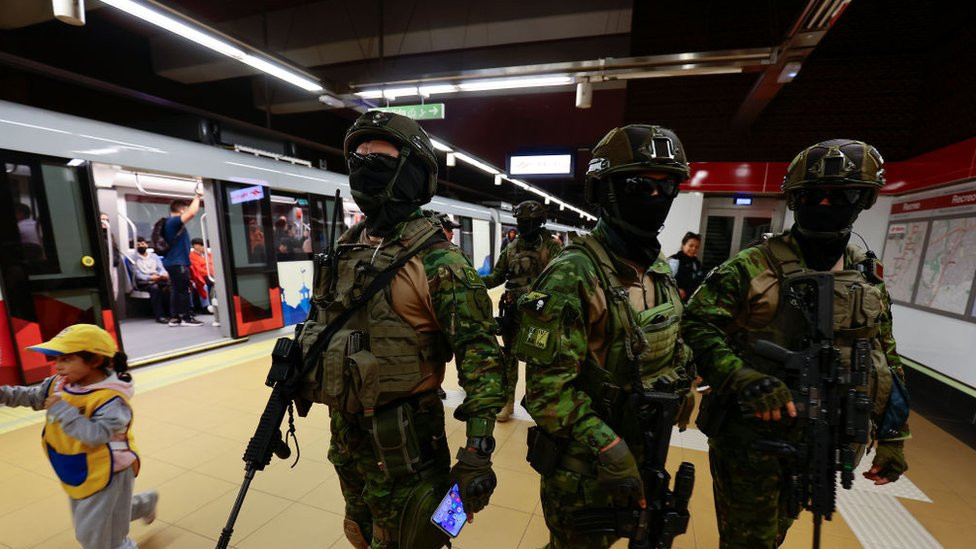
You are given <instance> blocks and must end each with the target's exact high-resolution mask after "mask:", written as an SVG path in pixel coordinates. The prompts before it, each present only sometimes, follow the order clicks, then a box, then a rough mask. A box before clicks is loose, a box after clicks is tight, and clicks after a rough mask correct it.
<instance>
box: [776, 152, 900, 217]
mask: <svg viewBox="0 0 976 549" xmlns="http://www.w3.org/2000/svg"><path fill="white" fill-rule="evenodd" d="M884 172H885V171H884V159H883V158H881V153H879V152H878V149H875V148H874V147H872V146H871V145H868V144H867V143H865V142H863V141H857V140H856V139H830V140H828V141H821V142H820V143H817V144H816V145H813V146H812V147H807V148H806V149H803V151H802V152H800V154H798V155H796V158H794V159H793V162H790V166H789V168H787V169H786V176H785V177H784V178H783V192H784V193H786V200H787V205H788V206H789V208H790V209H793V208H794V207H795V202H796V191H799V190H801V189H810V188H814V187H819V186H824V187H828V186H829V187H833V186H844V187H855V188H864V189H868V190H869V191H872V192H868V193H864V199H863V200H862V204H861V208H862V209H867V208H870V207H871V206H873V205H874V202H875V200H877V198H878V191H880V190H881V187H883V186H884V184H885V178H884Z"/></svg>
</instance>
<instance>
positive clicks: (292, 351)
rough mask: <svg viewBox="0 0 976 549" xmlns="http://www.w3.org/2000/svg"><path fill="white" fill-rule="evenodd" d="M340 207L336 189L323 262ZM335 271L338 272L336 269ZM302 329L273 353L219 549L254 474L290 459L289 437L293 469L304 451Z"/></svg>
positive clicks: (314, 350) (315, 349)
mask: <svg viewBox="0 0 976 549" xmlns="http://www.w3.org/2000/svg"><path fill="white" fill-rule="evenodd" d="M341 208H342V206H341V202H340V198H339V191H338V190H336V194H335V204H334V205H333V210H332V226H331V229H330V235H329V241H328V243H327V244H326V250H325V253H324V254H323V255H322V257H323V258H324V261H334V257H333V256H334V255H335V253H334V250H335V238H336V225H337V223H338V218H339V215H340V213H341V212H342V209H341ZM332 272H335V271H334V270H333V271H332ZM314 315H315V306H314V304H313V306H312V311H311V312H310V313H309V316H310V317H312V316H314ZM302 326H303V325H302V324H299V325H298V326H296V327H295V338H294V339H292V338H288V337H281V338H278V341H276V342H275V346H274V350H272V351H271V369H270V370H269V371H268V377H267V379H266V380H265V382H264V384H265V385H267V386H268V387H271V396H270V397H269V398H268V403H267V404H266V405H265V407H264V412H263V413H262V414H261V419H260V420H258V427H257V429H256V430H255V431H254V436H253V437H251V440H250V441H249V442H248V443H247V449H246V450H244V482H243V483H242V484H241V489H240V491H239V492H238V493H237V500H236V501H235V502H234V507H233V508H232V509H231V511H230V516H229V517H228V518H227V524H226V525H225V526H224V529H223V530H222V531H221V532H220V538H219V539H218V540H217V549H227V546H228V545H229V544H230V538H231V536H232V535H233V533H234V523H235V522H237V515H238V514H239V513H240V511H241V506H242V505H243V504H244V496H246V495H247V491H248V488H250V486H251V481H252V480H253V479H254V474H255V473H256V472H257V471H263V470H264V468H265V467H267V466H268V465H270V464H271V456H272V455H276V456H278V458H280V459H288V458H289V457H290V456H291V448H290V447H289V446H288V443H287V439H288V437H291V439H292V440H293V441H294V442H295V450H296V452H297V454H296V456H295V463H293V464H292V467H294V466H295V464H297V463H298V458H299V457H300V455H301V450H300V448H299V447H298V439H297V438H296V437H295V415H294V408H293V402H295V401H297V404H298V407H299V408H298V413H299V415H301V416H302V417H304V416H305V415H307V414H308V410H309V406H310V403H308V402H306V401H304V400H303V399H298V395H297V392H298V385H299V382H300V381H301V378H302V374H303V373H304V371H305V367H306V365H305V363H304V359H303V357H302V348H301V345H300V344H299V343H298V342H297V339H298V336H299V335H300V334H301V332H302ZM325 343H328V338H326V337H321V336H320V337H319V339H318V340H316V341H315V342H314V343H313V344H312V346H311V348H310V349H309V353H308V354H309V356H310V357H316V356H318V354H319V352H320V351H321V348H322V347H323V346H324V344H325ZM285 412H288V431H287V434H286V435H285V436H284V437H282V435H281V422H282V421H284V419H285Z"/></svg>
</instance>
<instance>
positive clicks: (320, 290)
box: [299, 111, 504, 549]
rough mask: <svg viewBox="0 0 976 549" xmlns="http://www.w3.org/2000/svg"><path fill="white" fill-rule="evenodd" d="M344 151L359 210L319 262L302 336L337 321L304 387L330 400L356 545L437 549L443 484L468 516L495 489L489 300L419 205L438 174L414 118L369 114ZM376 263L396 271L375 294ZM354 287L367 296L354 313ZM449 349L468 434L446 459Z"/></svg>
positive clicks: (497, 355)
mask: <svg viewBox="0 0 976 549" xmlns="http://www.w3.org/2000/svg"><path fill="white" fill-rule="evenodd" d="M345 154H346V158H347V161H348V164H349V170H350V174H349V184H350V188H351V190H352V196H353V200H355V202H356V204H357V205H358V206H359V207H360V208H361V209H362V211H363V213H364V214H365V215H366V219H365V221H363V222H361V223H359V224H357V225H355V226H353V227H352V228H351V229H349V230H348V231H347V232H346V233H345V234H343V235H342V236H341V238H340V239H339V241H338V244H337V248H336V250H335V251H334V254H333V258H334V259H332V260H330V259H329V258H327V257H323V258H321V259H320V260H319V261H318V265H317V269H316V282H315V293H314V305H315V310H314V311H313V312H312V313H311V315H310V316H309V319H308V321H307V322H306V324H305V327H304V330H303V332H302V334H301V336H300V338H299V341H300V343H301V344H302V347H303V349H304V350H305V351H306V352H307V350H308V348H309V346H310V345H311V344H312V342H314V341H315V339H316V337H317V336H318V334H320V333H322V332H323V331H324V330H326V326H328V325H329V324H335V325H338V326H339V330H338V331H337V332H336V333H335V335H334V336H332V338H331V339H330V340H329V344H328V346H327V348H326V351H325V352H323V354H322V361H321V363H320V365H319V367H318V368H317V369H315V370H313V371H312V372H309V373H308V374H307V375H306V378H305V379H304V385H303V387H302V392H301V393H302V395H303V396H304V397H305V398H307V399H309V400H312V401H314V402H324V403H326V404H328V405H329V408H330V418H331V433H332V438H331V441H330V445H329V461H331V462H332V463H333V464H334V465H335V468H336V471H337V473H338V476H339V482H340V486H341V489H342V495H343V497H344V498H345V501H346V518H345V533H346V537H347V538H348V539H349V542H350V543H351V544H352V546H353V547H355V548H356V549H366V548H369V547H372V548H373V549H394V548H400V549H433V548H436V547H442V546H443V545H445V544H446V543H447V537H446V536H444V535H441V534H440V533H439V532H438V531H436V530H434V527H433V526H432V525H431V523H430V517H431V514H432V513H433V511H434V509H435V508H436V506H437V504H438V503H439V502H440V499H441V498H442V497H443V496H444V495H445V494H446V493H447V490H448V488H449V486H450V485H451V484H452V483H457V484H458V485H459V487H460V494H461V498H462V501H463V503H464V506H465V508H466V510H467V512H468V513H469V514H471V513H477V512H478V511H480V510H482V509H483V508H484V507H485V506H486V505H487V503H488V499H489V497H490V496H491V493H492V491H493V490H494V487H495V484H496V478H495V474H494V472H493V471H492V467H491V452H492V450H493V449H494V438H493V437H492V432H493V428H494V418H495V414H496V413H497V412H498V410H499V409H500V408H501V407H502V405H503V404H504V397H503V393H502V366H501V350H500V349H499V346H498V342H497V340H496V338H495V323H494V319H493V318H492V315H491V302H490V301H489V298H488V293H487V290H486V289H485V285H484V283H483V282H482V281H481V277H480V276H478V274H477V272H476V271H475V270H474V269H473V268H472V267H471V265H470V263H469V262H468V261H467V260H466V259H465V258H464V257H463V256H462V255H461V252H460V250H459V249H458V248H457V247H456V246H454V245H453V244H450V243H449V242H447V240H446V239H445V238H444V235H443V232H442V230H441V226H440V224H439V223H438V222H437V221H436V219H435V218H434V217H433V214H430V213H427V214H425V213H423V212H422V211H421V209H420V207H421V206H422V205H423V204H425V203H427V202H428V201H429V200H430V198H431V197H432V196H433V194H434V190H435V187H436V181H437V161H436V157H435V156H434V150H433V148H432V147H431V143H430V139H429V137H428V136H427V134H426V132H424V130H423V129H422V128H421V127H420V126H419V125H418V124H417V123H416V122H414V121H413V120H411V119H409V118H405V117H403V116H399V115H395V114H390V113H383V112H376V111H372V112H367V113H366V114H364V115H362V116H361V117H359V119H357V120H356V122H355V123H354V124H353V126H352V127H351V128H350V129H349V132H348V133H347V134H346V139H345ZM387 269H389V270H387ZM384 272H387V273H391V274H393V273H395V275H394V276H391V277H390V278H392V281H391V282H388V283H386V284H384V285H380V289H379V291H377V292H375V293H372V295H371V296H370V293H371V291H370V288H371V284H372V283H373V281H374V280H377V279H379V278H380V277H381V276H382V274H383V273H384ZM386 280H389V279H386ZM374 286H375V285H374ZM363 295H366V296H367V298H368V301H366V305H365V306H362V307H358V308H353V307H352V304H353V303H354V302H355V301H356V300H357V299H359V298H360V296H363ZM347 309H348V310H352V313H351V314H347V313H346V311H347ZM337 319H338V320H337ZM452 357H453V358H454V359H455V361H456V364H457V369H458V379H459V382H460V384H461V386H462V387H463V388H464V390H465V393H466V395H467V396H466V397H465V399H464V402H463V403H462V404H461V405H460V406H458V408H457V410H455V412H454V417H455V418H457V419H458V420H460V421H464V422H465V423H466V432H467V437H468V438H467V444H466V446H465V447H463V448H461V449H460V450H459V451H458V454H457V462H456V464H455V465H454V467H453V468H451V464H450V454H449V449H448V447H447V439H446V437H445V434H444V407H443V404H442V403H441V400H440V399H439V398H438V397H437V393H436V389H437V388H438V387H439V386H440V384H441V382H442V380H443V378H444V369H445V364H446V363H447V362H448V361H450V360H451V358H452Z"/></svg>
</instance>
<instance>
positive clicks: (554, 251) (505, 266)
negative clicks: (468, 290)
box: [482, 229, 563, 288]
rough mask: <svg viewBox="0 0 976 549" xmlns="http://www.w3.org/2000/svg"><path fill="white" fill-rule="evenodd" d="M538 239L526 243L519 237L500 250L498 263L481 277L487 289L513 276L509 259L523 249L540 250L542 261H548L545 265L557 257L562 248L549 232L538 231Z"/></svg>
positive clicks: (536, 274)
mask: <svg viewBox="0 0 976 549" xmlns="http://www.w3.org/2000/svg"><path fill="white" fill-rule="evenodd" d="M539 237H540V239H539V240H538V241H535V240H533V241H526V240H523V239H522V237H521V236H519V237H518V238H516V239H515V241H514V242H512V243H511V244H509V245H508V246H507V247H506V248H505V249H504V250H502V253H501V255H499V256H498V261H497V262H495V266H494V268H492V270H491V273H489V274H487V275H485V276H483V277H482V278H483V279H484V281H485V285H486V286H488V287H489V288H494V287H495V286H498V285H499V284H502V283H504V282H505V281H506V280H507V279H509V278H511V277H512V274H513V273H512V265H511V264H510V263H511V258H512V256H514V255H515V254H517V253H518V252H519V251H521V250H522V249H523V248H524V247H538V248H541V249H540V252H541V254H542V258H543V261H546V260H548V261H546V262H547V263H548V262H549V261H552V260H553V258H555V257H556V256H557V255H559V252H560V251H561V250H562V248H563V247H562V246H561V245H560V244H559V242H558V241H556V239H555V238H553V237H552V233H551V232H549V231H548V230H546V229H539ZM541 267H543V268H544V267H545V265H542V266H541ZM541 270H542V269H540V272H541ZM539 274H540V273H535V274H534V275H532V277H533V279H534V278H535V277H537V276H539ZM530 284H531V281H530Z"/></svg>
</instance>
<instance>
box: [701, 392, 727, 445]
mask: <svg viewBox="0 0 976 549" xmlns="http://www.w3.org/2000/svg"><path fill="white" fill-rule="evenodd" d="M726 414H727V406H725V403H724V401H723V400H722V399H719V397H718V396H716V394H715V392H714V391H713V392H711V393H709V394H707V395H702V399H701V404H699V405H698V417H697V418H696V419H695V425H697V426H698V430H699V431H701V432H702V434H704V435H705V436H707V437H714V436H717V435H718V434H719V433H721V432H722V426H723V425H725V417H726Z"/></svg>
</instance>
